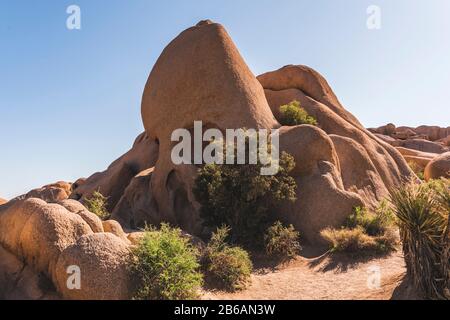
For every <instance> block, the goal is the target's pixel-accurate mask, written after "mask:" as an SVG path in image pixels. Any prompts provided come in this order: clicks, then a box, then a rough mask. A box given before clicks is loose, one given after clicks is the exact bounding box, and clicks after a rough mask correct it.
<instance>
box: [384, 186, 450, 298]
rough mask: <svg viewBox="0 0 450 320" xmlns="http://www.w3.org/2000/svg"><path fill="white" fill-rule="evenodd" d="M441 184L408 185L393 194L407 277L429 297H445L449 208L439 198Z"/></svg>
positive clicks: (392, 199)
mask: <svg viewBox="0 0 450 320" xmlns="http://www.w3.org/2000/svg"><path fill="white" fill-rule="evenodd" d="M441 187H442V185H441V184H440V183H437V182H431V183H427V184H420V185H419V184H415V183H412V182H410V183H407V184H405V185H403V186H401V187H400V188H398V189H397V190H394V191H393V192H392V194H391V202H392V204H393V207H394V212H395V214H396V216H397V220H398V225H399V227H400V235H401V239H402V243H403V252H404V256H405V262H406V267H407V271H408V275H409V276H410V277H411V278H412V280H413V283H414V285H415V287H416V288H417V289H418V290H419V291H420V292H422V294H423V295H424V296H425V297H427V298H443V294H444V283H445V282H444V281H442V280H443V279H445V276H448V262H446V263H445V262H443V261H442V260H443V259H442V257H443V255H445V248H446V241H447V239H448V238H446V237H448V234H446V230H447V225H448V219H449V218H448V215H449V211H448V208H446V207H445V206H443V204H442V200H440V198H439V193H440V192H441V191H439V190H440V188H441ZM443 273H444V274H443Z"/></svg>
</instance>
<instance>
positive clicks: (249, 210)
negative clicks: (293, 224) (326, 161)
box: [193, 152, 296, 246]
mask: <svg viewBox="0 0 450 320" xmlns="http://www.w3.org/2000/svg"><path fill="white" fill-rule="evenodd" d="M294 166H295V163H294V159H293V157H292V156H290V155H289V154H287V153H285V152H283V153H282V154H281V157H280V161H279V171H278V173H277V174H276V175H272V176H270V175H266V176H264V175H261V174H260V169H261V168H262V165H261V164H224V165H218V164H208V165H205V166H204V167H203V168H202V169H200V170H199V175H198V177H197V179H196V181H195V185H194V189H193V192H194V195H195V197H196V199H197V201H198V202H199V203H200V204H201V217H202V218H203V221H204V225H205V226H207V227H209V228H211V229H214V228H216V227H218V226H221V225H228V226H230V227H231V230H232V231H231V240H232V241H236V242H239V243H242V244H244V245H249V246H260V245H262V243H263V235H264V231H265V229H266V228H267V227H268V226H269V225H270V222H271V220H272V214H273V208H274V206H275V205H276V204H278V203H279V202H280V201H282V200H290V201H294V200H295V189H296V183H295V180H294V179H293V178H292V177H291V176H289V172H290V171H291V170H292V169H293V168H294Z"/></svg>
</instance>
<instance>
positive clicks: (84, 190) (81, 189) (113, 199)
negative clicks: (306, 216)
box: [71, 133, 159, 212]
mask: <svg viewBox="0 0 450 320" xmlns="http://www.w3.org/2000/svg"><path fill="white" fill-rule="evenodd" d="M158 148H159V146H158V143H157V141H155V140H154V139H150V138H149V137H148V135H147V134H145V133H142V134H140V135H139V136H138V137H137V138H136V140H135V142H134V144H133V147H132V148H131V149H130V150H129V151H128V152H127V153H125V154H124V155H123V156H121V157H120V158H119V159H117V160H116V161H114V162H113V163H112V164H111V165H110V166H109V167H108V169H106V170H105V171H103V172H97V173H94V174H93V175H92V176H90V177H89V178H87V179H78V180H77V181H76V182H75V183H74V186H73V192H72V194H71V198H72V199H75V200H79V201H81V202H83V201H84V200H85V199H88V198H90V197H91V196H92V194H93V193H94V192H95V191H99V192H100V193H101V194H103V195H104V196H105V197H107V198H108V200H107V209H108V210H109V211H110V212H111V211H113V210H114V207H115V206H116V204H117V202H118V201H119V200H120V198H121V197H122V195H123V193H124V191H125V188H126V187H127V186H128V184H129V183H130V181H131V179H132V178H133V177H134V176H135V175H136V174H137V173H139V172H141V171H142V170H144V169H147V168H149V167H152V166H154V165H155V162H156V159H157V158H158Z"/></svg>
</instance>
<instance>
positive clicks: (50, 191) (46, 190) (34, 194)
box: [13, 181, 72, 203]
mask: <svg viewBox="0 0 450 320" xmlns="http://www.w3.org/2000/svg"><path fill="white" fill-rule="evenodd" d="M71 192H72V185H71V183H69V182H65V181H58V182H55V183H52V184H48V185H45V186H43V187H41V188H37V189H33V190H31V191H30V192H28V193H26V194H24V195H21V196H18V197H16V198H14V199H13V200H20V199H29V198H37V199H41V200H44V201H45V202H50V203H55V202H58V201H62V200H64V199H67V198H68V197H69V196H70V194H71Z"/></svg>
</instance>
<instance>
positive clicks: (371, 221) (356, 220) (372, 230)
mask: <svg viewBox="0 0 450 320" xmlns="http://www.w3.org/2000/svg"><path fill="white" fill-rule="evenodd" d="M344 225H345V227H347V228H350V229H352V228H355V227H357V226H360V227H362V228H363V230H364V232H365V233H367V234H368V235H369V236H379V235H382V234H383V233H384V232H386V230H388V229H389V228H392V226H393V225H394V214H393V212H392V209H391V208H390V207H389V206H388V204H387V201H385V200H383V201H381V202H380V204H379V205H378V207H377V208H376V210H375V211H374V212H371V211H369V210H368V209H367V208H365V207H363V208H361V207H356V208H354V209H353V212H352V213H351V214H350V216H348V218H347V220H346V222H345V224H344Z"/></svg>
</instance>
